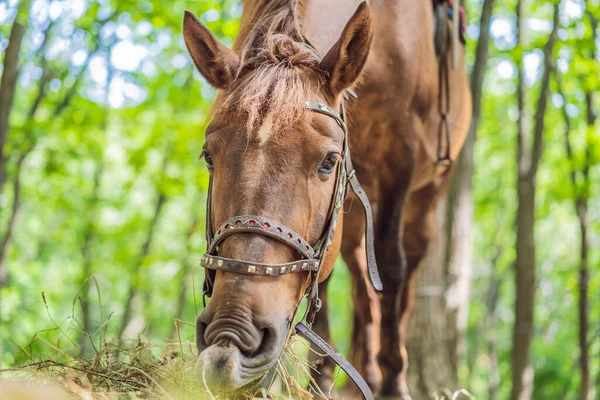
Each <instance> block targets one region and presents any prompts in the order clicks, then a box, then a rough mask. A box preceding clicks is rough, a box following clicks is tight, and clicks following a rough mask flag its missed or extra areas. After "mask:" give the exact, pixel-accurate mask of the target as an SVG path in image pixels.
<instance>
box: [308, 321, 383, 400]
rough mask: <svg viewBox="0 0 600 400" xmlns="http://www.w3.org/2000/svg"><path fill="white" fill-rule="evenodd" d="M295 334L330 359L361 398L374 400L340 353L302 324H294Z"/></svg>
mask: <svg viewBox="0 0 600 400" xmlns="http://www.w3.org/2000/svg"><path fill="white" fill-rule="evenodd" d="M296 333H297V334H298V335H300V336H302V337H303V338H304V339H306V340H307V341H308V342H309V343H310V344H311V345H313V346H315V347H317V348H318V349H319V350H320V351H321V352H323V354H325V355H327V356H328V357H329V358H331V359H332V360H333V361H334V362H335V363H336V364H337V365H339V366H340V368H341V369H343V370H344V372H345V373H346V374H347V375H348V376H349V377H350V379H352V381H353V382H354V384H355V385H356V386H357V387H358V389H359V390H360V392H361V393H362V395H363V397H364V398H365V399H366V400H374V399H375V397H373V392H371V388H369V385H368V384H367V382H366V381H365V380H364V379H363V377H362V376H360V374H359V373H358V371H357V370H356V368H354V367H353V366H352V364H350V363H349V362H348V361H347V360H346V359H345V358H344V357H342V355H341V354H340V353H338V352H337V351H335V349H334V348H333V347H331V346H330V345H329V343H327V342H326V341H325V340H323V339H322V338H321V337H320V336H319V335H317V334H316V333H314V332H313V331H312V330H311V329H310V328H309V327H308V326H306V325H304V324H303V323H302V322H298V323H297V324H296Z"/></svg>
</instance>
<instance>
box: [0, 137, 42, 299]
mask: <svg viewBox="0 0 600 400" xmlns="http://www.w3.org/2000/svg"><path fill="white" fill-rule="evenodd" d="M33 146H34V143H33V142H31V143H30V144H29V146H28V147H27V148H26V149H25V150H24V151H23V152H22V153H21V155H20V156H19V158H18V160H17V166H16V173H15V178H14V183H13V187H14V192H15V195H14V198H13V204H12V208H11V213H10V217H9V218H8V227H7V230H6V233H5V234H4V237H3V238H2V242H1V243H0V287H2V286H3V285H4V284H5V283H6V282H7V281H8V272H7V269H6V267H5V260H6V252H7V250H8V244H9V243H10V239H11V237H12V233H13V231H14V228H15V221H16V220H17V213H18V211H19V207H20V205H21V171H22V170H23V163H24V162H25V159H26V158H27V156H28V155H29V153H31V151H32V150H33Z"/></svg>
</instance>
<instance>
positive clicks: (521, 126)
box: [510, 0, 559, 400]
mask: <svg viewBox="0 0 600 400" xmlns="http://www.w3.org/2000/svg"><path fill="white" fill-rule="evenodd" d="M517 4H518V6H517V7H518V8H517V26H518V29H519V31H518V43H519V46H520V47H521V49H523V48H524V47H523V44H524V32H523V26H524V23H523V21H524V15H523V11H524V10H525V0H519V2H518V3H517ZM553 22H554V26H553V28H552V32H551V33H550V38H549V39H548V42H547V43H546V45H545V46H544V72H543V74H542V79H541V83H540V96H539V99H538V104H537V109H536V113H535V127H534V131H533V138H529V137H528V136H531V135H527V133H526V128H525V125H526V116H525V83H524V71H523V64H522V62H519V63H518V70H519V74H518V80H519V81H518V88H517V96H518V107H519V121H518V127H517V168H518V171H517V201H518V208H517V216H516V221H515V225H516V227H517V236H516V246H515V247H516V251H517V254H516V260H515V280H516V282H515V287H516V301H515V311H514V315H515V322H514V327H513V348H512V389H511V397H510V398H511V399H512V400H528V399H530V398H531V395H532V393H533V367H532V365H531V341H532V338H533V331H534V319H533V317H534V304H535V269H536V257H535V235H534V231H535V191H536V176H537V170H538V167H539V163H540V160H541V156H542V149H543V147H542V145H543V132H544V129H545V126H544V118H545V115H546V108H547V105H548V93H549V83H550V72H551V70H552V64H553V62H552V52H553V49H554V43H555V42H556V32H557V30H558V24H559V20H558V4H555V5H554V17H553ZM528 143H531V146H529V147H530V148H529V147H528V146H527V144H528Z"/></svg>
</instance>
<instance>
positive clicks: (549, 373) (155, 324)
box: [0, 0, 600, 400]
mask: <svg viewBox="0 0 600 400" xmlns="http://www.w3.org/2000/svg"><path fill="white" fill-rule="evenodd" d="M465 6H466V10H467V16H468V17H467V30H466V37H467V43H466V50H465V51H466V54H467V59H468V64H469V72H470V74H471V80H472V91H473V97H474V123H473V126H472V127H471V135H470V137H469V140H468V141H467V144H466V146H465V149H464V151H463V154H462V156H461V160H460V162H459V166H458V169H457V174H456V179H455V182H454V184H453V187H452V189H451V191H450V193H449V195H448V197H447V198H446V199H445V200H444V202H443V204H442V205H441V207H440V210H439V213H438V223H439V228H440V229H438V232H439V234H438V235H437V236H436V238H435V242H434V245H433V246H432V251H431V252H430V254H429V256H428V257H427V259H426V260H424V262H423V265H422V266H421V269H420V270H419V272H418V276H417V278H416V282H415V293H416V300H415V305H414V309H413V310H414V311H413V315H412V319H411V322H410V327H409V339H408V340H409V345H408V347H409V354H410V360H411V368H410V369H409V375H410V379H411V382H412V385H413V396H415V399H424V398H427V393H429V392H431V391H435V390H439V389H440V388H451V389H456V388H460V387H463V388H466V389H467V390H468V391H469V392H470V393H472V394H473V395H474V396H475V397H476V398H478V399H506V398H511V397H512V398H517V397H516V393H515V392H516V391H519V390H520V392H519V393H520V394H522V395H523V396H524V397H518V398H519V399H527V398H534V399H582V400H589V399H594V398H600V251H599V249H600V238H599V234H600V130H599V128H598V122H597V118H596V115H597V114H598V111H599V107H600V97H599V94H598V90H599V89H600V66H599V52H598V47H599V46H600V40H599V39H598V33H599V31H598V20H599V19H600V2H599V1H598V0H586V1H584V0H563V1H562V2H560V3H554V2H548V1H541V0H520V1H518V2H517V1H515V0H502V1H500V0H496V1H494V0H485V1H484V0H468V1H467V2H466V5H465ZM186 9H189V10H190V11H193V12H194V13H196V14H197V15H198V16H199V17H200V19H201V20H202V21H204V22H205V23H206V24H207V25H208V26H209V27H210V28H211V30H212V31H213V32H215V34H217V35H218V36H219V37H220V38H221V40H222V41H223V42H224V43H225V44H227V45H231V44H232V42H233V39H234V37H235V35H236V32H237V27H238V18H239V16H240V15H241V12H242V4H241V1H233V0H221V1H217V0H203V1H197V0H195V1H192V0H190V1H163V2H158V1H151V0H118V1H114V0H97V1H92V0H66V1H61V0H33V1H28V0H21V1H20V2H19V1H18V0H1V1H0V50H1V52H2V56H1V60H2V66H0V68H2V81H1V87H0V146H1V149H2V153H1V157H0V368H3V367H4V368H6V367H11V366H17V365H23V364H25V363H27V362H29V361H30V360H31V358H33V359H40V358H43V357H44V355H45V354H47V353H50V352H55V351H56V349H55V348H54V347H56V348H59V349H60V351H67V352H70V353H74V354H78V353H79V354H82V355H85V354H86V353H87V352H89V351H91V349H90V348H89V347H90V344H89V343H90V342H89V340H88V339H87V336H86V335H85V334H83V332H90V333H91V334H96V333H98V332H99V331H101V330H103V331H105V332H106V334H107V335H108V336H109V337H123V338H135V337H137V336H138V335H142V336H144V337H146V338H150V339H151V340H152V341H156V342H160V341H161V340H167V339H169V338H173V337H174V335H175V325H174V323H173V319H174V318H176V317H177V318H180V319H181V320H183V321H187V322H189V323H194V321H195V317H196V315H197V313H198V311H199V310H200V309H201V308H202V295H201V284H202V279H203V271H202V270H201V268H200V267H199V264H198V261H199V258H200V255H201V254H202V253H203V251H204V249H205V240H204V213H205V200H206V189H207V183H208V180H207V178H208V175H207V171H206V169H205V166H204V163H203V162H202V161H201V160H199V159H198V156H199V154H200V152H201V147H202V144H203V137H204V132H203V130H204V127H205V125H206V123H207V120H208V118H209V112H210V104H211V101H212V99H213V98H214V95H215V92H214V90H213V89H212V88H211V87H210V86H209V85H208V84H207V83H206V82H205V81H204V80H203V79H202V78H201V77H200V76H199V74H198V73H197V72H196V71H195V70H194V68H193V66H192V64H191V62H190V58H189V56H188V54H187V52H186V50H185V46H184V44H183V39H182V35H181V23H182V18H183V12H184V10H186ZM517 10H519V11H517ZM519 27H520V29H518V28H519ZM518 149H520V150H518ZM538 160H539V161H538ZM518 165H519V166H520V167H519V168H518V167H517V166H518ZM528 216H532V217H533V218H529V217H528ZM533 235H534V238H535V239H534V241H531V240H530V238H531V237H532V236H533ZM351 290H352V289H351V285H350V279H349V274H348V272H347V270H346V267H345V266H344V264H343V262H341V261H339V262H338V265H337V267H336V269H335V272H334V275H333V282H332V283H331V284H330V287H329V298H330V302H331V303H330V310H331V314H330V318H331V326H332V329H333V338H334V341H335V345H336V347H337V348H338V349H339V350H340V351H341V352H342V353H343V354H347V353H348V350H349V348H350V346H351V343H350V330H351V325H352V310H351V307H352V306H351V304H350V301H349V300H350V298H351ZM515 310H518V312H515ZM181 335H182V336H183V337H185V338H186V339H188V340H190V341H194V335H195V333H194V328H193V327H189V326H184V327H183V328H181ZM34 338H38V339H39V340H35V341H34V342H33V343H32V344H30V342H31V341H32V339H34ZM50 345H51V346H50ZM523 355H525V356H526V357H525V358H524V359H523V357H521V356H523ZM527 355H530V356H529V357H528V356H527ZM516 382H523V384H519V385H520V386H522V387H521V388H517V389H515V386H518V385H515V383H516ZM511 392H512V394H511ZM418 393H420V394H418Z"/></svg>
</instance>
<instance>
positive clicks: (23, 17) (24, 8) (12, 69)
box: [0, 0, 30, 195]
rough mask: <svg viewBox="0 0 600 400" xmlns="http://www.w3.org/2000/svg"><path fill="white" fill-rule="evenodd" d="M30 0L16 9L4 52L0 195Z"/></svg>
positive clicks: (0, 88)
mask: <svg viewBox="0 0 600 400" xmlns="http://www.w3.org/2000/svg"><path fill="white" fill-rule="evenodd" d="M29 4H30V1H27V0H23V1H21V4H19V7H18V9H17V15H16V16H15V21H14V22H13V25H12V28H11V30H10V37H9V40H8V47H7V48H6V52H5V53H4V69H3V72H2V80H0V195H1V194H2V187H3V186H4V179H5V164H6V155H5V154H4V144H5V143H6V138H7V136H8V126H9V119H10V112H11V110H12V106H13V99H14V96H15V89H16V87H17V78H18V77H19V52H20V51H21V42H22V41H23V36H25V31H26V29H27V18H28V16H29Z"/></svg>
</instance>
